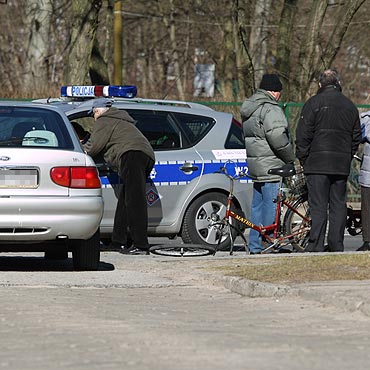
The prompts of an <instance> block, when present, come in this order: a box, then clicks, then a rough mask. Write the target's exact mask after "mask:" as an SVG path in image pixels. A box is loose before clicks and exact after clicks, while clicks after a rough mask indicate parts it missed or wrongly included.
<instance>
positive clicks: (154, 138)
mask: <svg viewBox="0 0 370 370" xmlns="http://www.w3.org/2000/svg"><path fill="white" fill-rule="evenodd" d="M128 113H129V114H130V115H131V117H133V118H134V119H135V121H136V127H137V128H138V129H139V130H140V131H141V132H142V133H143V134H144V136H145V137H146V138H147V139H148V140H149V142H150V144H151V145H152V147H153V149H154V150H172V149H179V148H181V136H182V135H181V132H180V131H179V129H178V127H177V125H176V123H175V122H174V121H173V120H172V119H171V115H170V113H169V112H164V111H153V110H128Z"/></svg>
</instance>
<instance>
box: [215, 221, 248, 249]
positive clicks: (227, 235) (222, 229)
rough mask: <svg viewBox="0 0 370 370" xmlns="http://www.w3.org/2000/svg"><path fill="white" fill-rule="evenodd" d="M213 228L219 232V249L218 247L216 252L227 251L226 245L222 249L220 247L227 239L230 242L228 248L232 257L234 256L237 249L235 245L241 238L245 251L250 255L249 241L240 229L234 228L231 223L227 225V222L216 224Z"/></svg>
mask: <svg viewBox="0 0 370 370" xmlns="http://www.w3.org/2000/svg"><path fill="white" fill-rule="evenodd" d="M213 227H214V229H215V230H217V234H216V235H217V238H216V240H218V244H217V247H216V251H219V250H222V251H224V250H226V249H225V244H223V245H222V248H221V247H220V245H221V242H222V241H224V240H225V239H227V240H228V245H227V248H228V249H229V252H230V255H232V254H233V252H234V250H235V248H236V247H235V245H234V242H235V239H236V238H237V237H238V236H239V237H240V238H241V239H242V241H243V245H244V249H245V251H246V252H247V253H249V248H248V242H247V239H246V238H245V236H244V234H243V232H242V231H241V230H240V229H239V228H238V227H236V226H234V225H232V224H230V223H226V222H218V223H215V224H214V225H213ZM238 250H239V249H238Z"/></svg>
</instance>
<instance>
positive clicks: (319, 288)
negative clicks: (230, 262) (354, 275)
mask: <svg viewBox="0 0 370 370" xmlns="http://www.w3.org/2000/svg"><path fill="white" fill-rule="evenodd" d="M219 282H220V283H221V284H222V285H223V286H224V287H225V288H226V289H228V290H230V291H232V292H234V293H237V294H240V295H243V296H246V297H250V298H258V297H272V298H277V297H283V296H296V297H301V298H303V299H307V300H311V301H317V302H320V303H322V304H324V305H331V306H334V307H336V308H339V309H341V310H345V311H349V312H356V311H357V312H361V313H362V314H364V315H366V316H369V317H370V294H369V291H370V281H350V282H348V281H345V282H343V281H337V282H324V283H313V284H300V285H294V286H289V285H278V284H272V283H263V282H259V281H254V280H247V279H244V278H239V277H227V276H224V277H222V278H220V281H219Z"/></svg>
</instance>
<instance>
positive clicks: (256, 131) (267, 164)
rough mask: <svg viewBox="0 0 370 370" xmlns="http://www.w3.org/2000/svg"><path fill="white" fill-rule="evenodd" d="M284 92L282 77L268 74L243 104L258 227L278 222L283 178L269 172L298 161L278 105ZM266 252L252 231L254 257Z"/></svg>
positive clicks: (250, 244)
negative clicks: (276, 215)
mask: <svg viewBox="0 0 370 370" xmlns="http://www.w3.org/2000/svg"><path fill="white" fill-rule="evenodd" d="M282 89H283V86H282V84H281V81H280V79H279V77H278V75H276V74H264V75H263V76H262V80H261V83H260V85H259V88H258V89H257V90H256V91H255V93H254V94H253V95H252V96H251V97H250V98H248V99H246V100H245V101H244V102H243V104H242V107H241V110H240V113H241V117H242V122H243V124H242V130H243V136H244V141H245V147H246V152H247V159H248V175H249V176H250V177H251V178H252V180H253V199H252V208H251V221H252V222H253V223H254V224H256V225H271V224H273V223H274V221H275V211H276V202H274V200H275V198H276V196H277V193H278V187H279V180H280V178H279V176H276V175H271V174H268V170H269V169H271V168H278V167H282V166H284V165H286V164H292V165H293V163H294V160H295V156H294V151H293V147H292V142H291V138H290V134H289V129H288V122H287V120H286V117H285V115H284V112H283V110H282V108H281V107H280V106H279V103H278V101H279V99H280V96H281V90H282ZM262 250H263V245H262V240H261V235H260V233H259V232H258V231H256V230H253V229H251V230H250V234H249V251H250V254H260V253H261V252H262ZM281 251H286V252H288V250H281Z"/></svg>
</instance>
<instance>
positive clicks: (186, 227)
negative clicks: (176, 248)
mask: <svg viewBox="0 0 370 370" xmlns="http://www.w3.org/2000/svg"><path fill="white" fill-rule="evenodd" d="M226 203H227V196H226V195H225V194H221V193H216V192H214V193H208V194H204V195H202V196H200V197H199V198H197V199H196V200H195V201H194V202H193V203H192V204H191V205H190V206H189V208H188V209H187V211H186V213H185V216H184V221H183V225H182V231H181V238H182V240H183V241H184V243H191V244H205V245H210V246H212V247H217V249H218V250H229V248H230V237H229V236H228V235H227V234H225V233H223V232H220V221H221V220H222V219H223V218H224V217H225V213H226ZM234 233H235V235H236V231H233V234H234ZM235 235H234V237H235Z"/></svg>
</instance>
